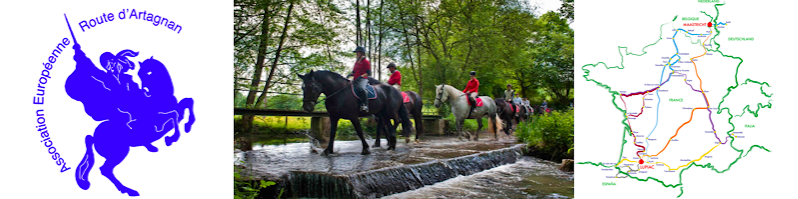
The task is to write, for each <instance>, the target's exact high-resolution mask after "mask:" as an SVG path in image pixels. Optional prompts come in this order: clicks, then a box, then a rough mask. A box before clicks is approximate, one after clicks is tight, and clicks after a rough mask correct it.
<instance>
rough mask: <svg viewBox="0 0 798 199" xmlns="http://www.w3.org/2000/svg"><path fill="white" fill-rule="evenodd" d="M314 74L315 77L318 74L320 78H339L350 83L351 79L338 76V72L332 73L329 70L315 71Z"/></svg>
mask: <svg viewBox="0 0 798 199" xmlns="http://www.w3.org/2000/svg"><path fill="white" fill-rule="evenodd" d="M313 74H314V76H316V74H318V75H319V76H320V77H330V78H333V79H335V78H339V79H341V80H344V81H349V79H347V78H346V77H344V76H342V75H341V74H338V73H336V72H332V71H329V70H317V71H313Z"/></svg>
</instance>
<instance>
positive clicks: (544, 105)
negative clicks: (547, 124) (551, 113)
mask: <svg viewBox="0 0 798 199" xmlns="http://www.w3.org/2000/svg"><path fill="white" fill-rule="evenodd" d="M541 107H543V111H546V109H549V106H548V105H547V104H546V100H545V99H544V100H543V104H542V105H541Z"/></svg>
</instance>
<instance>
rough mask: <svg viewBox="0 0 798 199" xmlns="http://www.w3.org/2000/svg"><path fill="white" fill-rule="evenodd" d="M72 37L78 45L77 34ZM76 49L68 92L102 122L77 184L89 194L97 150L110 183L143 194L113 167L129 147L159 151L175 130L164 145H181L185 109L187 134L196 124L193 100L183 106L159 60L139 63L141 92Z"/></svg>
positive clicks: (119, 60) (114, 61)
mask: <svg viewBox="0 0 798 199" xmlns="http://www.w3.org/2000/svg"><path fill="white" fill-rule="evenodd" d="M65 17H66V15H65ZM67 23H69V22H68V21H67ZM70 32H71V28H70ZM72 37H73V41H75V39H74V34H73V35H72ZM73 48H74V49H75V56H74V59H75V63H76V67H75V71H74V72H72V74H71V75H70V76H69V78H68V79H67V82H66V86H65V87H66V91H67V94H68V95H69V96H70V97H71V98H72V99H74V100H76V101H80V102H82V103H83V106H84V110H85V112H86V114H88V115H89V116H91V117H92V119H94V120H95V121H101V123H100V125H99V126H97V128H96V129H95V131H94V136H92V135H87V136H86V139H85V143H86V154H85V155H84V156H83V159H82V160H81V161H80V163H79V164H78V167H77V169H76V171H75V179H76V181H77V183H78V186H79V187H80V188H82V189H84V190H87V189H89V187H90V186H91V183H89V172H90V171H91V169H92V167H93V166H94V151H95V150H96V151H97V153H98V154H99V155H100V156H103V157H104V158H105V163H104V164H103V165H102V166H101V167H100V173H101V174H102V175H103V176H105V177H107V178H108V179H109V180H111V182H112V183H114V185H115V186H116V188H117V189H118V190H119V191H121V192H122V193H127V194H128V195H129V196H138V195H139V193H138V192H137V191H135V190H133V189H131V188H128V187H126V186H124V185H122V183H121V182H120V181H119V180H118V179H116V176H115V175H114V167H116V166H117V165H119V163H121V162H122V160H124V159H125V157H126V156H127V154H128V153H129V152H130V147H138V146H144V147H145V148H147V150H148V151H150V152H157V151H158V148H156V147H155V146H153V145H152V143H153V142H155V141H157V140H159V139H161V137H164V135H166V133H168V132H169V131H171V130H172V129H174V134H173V135H171V136H166V138H164V141H165V142H166V146H171V145H172V143H174V142H176V141H177V140H178V138H179V137H180V129H179V128H178V124H179V122H180V121H182V120H183V117H184V115H183V113H184V112H185V110H186V109H188V110H189V116H188V122H187V123H186V124H185V130H186V133H188V132H190V131H191V126H192V125H193V124H194V122H195V118H194V108H193V106H194V100H193V99H191V98H184V99H182V100H180V102H179V103H178V101H177V98H175V96H174V86H173V84H172V80H171V77H170V75H169V72H168V71H167V69H166V67H165V66H164V64H163V63H161V62H160V61H158V60H156V59H153V58H149V59H147V60H145V61H144V62H139V72H138V76H139V78H140V79H141V88H139V87H138V85H137V84H135V83H133V82H127V81H129V80H130V78H126V77H130V75H128V74H124V73H123V72H125V71H127V70H124V69H123V70H122V71H111V70H108V71H102V70H100V69H99V68H97V67H95V65H94V63H92V61H91V60H90V59H89V58H88V57H87V56H86V54H85V53H84V52H83V51H82V50H81V49H80V45H79V44H78V43H77V41H75V46H73ZM126 51H129V50H126ZM122 54H124V53H122ZM137 54H138V53H135V55H137ZM135 55H134V56H133V57H135ZM105 58H106V59H103V61H101V62H103V63H101V64H103V65H105V66H108V65H109V64H110V66H112V67H104V68H106V69H107V68H116V69H119V68H125V67H117V66H118V65H125V64H127V65H130V64H131V63H129V62H126V58H124V57H114V58H111V59H107V57H105ZM123 62H125V63H123ZM130 68H132V67H130ZM120 72H122V73H120ZM92 147H93V149H92Z"/></svg>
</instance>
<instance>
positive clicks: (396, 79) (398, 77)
mask: <svg viewBox="0 0 798 199" xmlns="http://www.w3.org/2000/svg"><path fill="white" fill-rule="evenodd" d="M388 70H390V71H391V77H390V78H388V85H391V86H393V87H394V88H396V90H399V91H402V73H399V71H398V70H396V64H394V63H393V62H391V63H389V64H388Z"/></svg>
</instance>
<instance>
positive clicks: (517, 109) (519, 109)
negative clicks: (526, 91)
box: [511, 105, 521, 113]
mask: <svg viewBox="0 0 798 199" xmlns="http://www.w3.org/2000/svg"><path fill="white" fill-rule="evenodd" d="M511 107H513V109H514V110H515V112H516V113H519V112H521V107H519V106H518V105H512V106H511Z"/></svg>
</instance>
